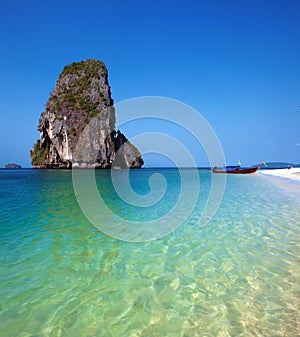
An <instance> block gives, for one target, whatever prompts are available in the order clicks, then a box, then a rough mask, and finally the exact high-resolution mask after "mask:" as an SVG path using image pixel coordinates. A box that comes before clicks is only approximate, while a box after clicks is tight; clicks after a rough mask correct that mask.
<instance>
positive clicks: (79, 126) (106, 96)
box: [30, 60, 143, 168]
mask: <svg viewBox="0 0 300 337" xmlns="http://www.w3.org/2000/svg"><path fill="white" fill-rule="evenodd" d="M107 77H108V73H107V69H106V67H105V65H104V63H103V62H101V61H98V60H87V61H82V62H78V63H72V64H70V65H68V66H66V67H65V68H64V69H63V71H62V73H61V74H60V76H59V79H58V80H57V82H56V87H55V89H54V91H53V92H52V93H51V95H50V97H49V100H48V102H47V104H46V109H45V111H44V112H43V113H42V115H41V118H40V121H39V125H38V130H39V131H40V140H38V141H37V143H36V144H35V145H34V147H33V149H32V150H31V151H30V155H31V161H32V166H33V167H34V168H71V167H74V168H75V167H79V168H89V167H96V168H110V167H118V168H140V167H141V166H142V165H143V159H142V157H141V154H140V152H139V151H138V150H137V148H136V147H135V146H133V145H132V144H131V143H130V142H129V141H128V140H127V139H126V137H125V136H124V135H123V134H122V133H121V132H120V131H116V130H115V110H114V107H113V100H112V98H111V92H110V86H109V84H108V80H107Z"/></svg>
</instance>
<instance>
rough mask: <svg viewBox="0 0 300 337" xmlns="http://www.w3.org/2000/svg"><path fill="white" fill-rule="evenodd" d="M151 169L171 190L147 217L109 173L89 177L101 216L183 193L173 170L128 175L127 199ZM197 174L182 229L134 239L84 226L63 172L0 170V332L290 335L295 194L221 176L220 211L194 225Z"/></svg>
mask: <svg viewBox="0 0 300 337" xmlns="http://www.w3.org/2000/svg"><path fill="white" fill-rule="evenodd" d="M157 172H160V173H162V174H163V175H164V176H165V178H166V182H167V183H168V189H167V192H166V193H165V195H164V197H163V199H162V200H161V201H160V202H159V203H158V204H157V205H156V206H155V208H153V209H152V210H151V211H149V209H147V208H141V207H140V208H135V207H133V206H128V205H126V203H124V202H122V201H121V200H120V199H119V198H118V196H117V195H116V194H115V193H114V191H113V187H112V184H111V182H110V171H97V172H96V179H97V183H98V187H99V190H100V193H101V194H102V197H103V199H104V200H105V202H106V204H107V205H108V207H109V208H110V209H112V210H113V211H114V212H116V213H117V214H118V215H119V216H120V217H122V216H123V217H125V218H127V219H132V218H134V217H135V216H138V217H139V218H140V219H141V221H143V219H148V218H151V219H156V218H159V217H160V216H161V215H162V214H165V213H166V212H167V209H168V207H172V206H174V205H175V204H176V197H177V196H178V195H179V193H180V179H179V178H180V176H179V174H178V171H177V170H138V171H132V172H130V175H131V182H132V185H133V188H134V189H135V190H136V192H138V193H142V194H143V193H148V192H149V185H148V184H147V181H148V179H149V176H150V175H151V174H153V173H157ZM120 174H122V173H120ZM199 176H200V181H201V186H202V187H201V193H200V197H199V200H198V201H197V203H196V205H195V208H194V211H193V213H192V214H191V216H190V217H189V218H188V219H187V221H185V223H183V224H182V225H181V226H179V227H178V228H177V229H176V230H174V231H173V232H171V233H170V234H169V235H167V236H165V237H163V238H161V239H158V240H154V241H148V242H140V243H134V242H126V241H121V240H117V239H114V238H112V237H110V236H107V235H105V234H103V233H102V232H101V231H99V230H98V229H96V228H95V227H94V226H93V225H91V224H90V223H89V221H88V220H87V219H86V218H85V216H84V215H83V213H82V212H81V209H80V208H79V206H78V203H77V200H76V198H75V195H74V191H73V185H72V173H71V171H51V170H0V212H1V218H0V221H1V224H0V229H1V239H0V240H1V241H0V336H1V337H2V336H4V337H12V336H24V337H25V336H35V337H37V336H39V337H41V336H72V337H75V336H78V337H84V336H104V337H106V336H126V337H127V336H132V337H133V336H145V337H149V336H176V337H177V336H185V337H188V336H201V337H203V336H224V337H225V336H226V337H228V336H234V337H236V336H285V337H286V336H293V337H295V336H299V335H300V323H299V322H300V311H299V310H300V300H299V298H300V264H299V262H300V207H299V199H298V198H297V195H294V194H295V193H294V192H295V190H294V191H293V193H289V191H288V190H287V189H285V188H283V187H282V186H277V185H276V184H274V183H273V182H272V178H269V177H263V176H260V175H255V176H228V179H227V184H226V191H225V195H224V198H223V200H222V203H221V205H220V207H219V209H218V211H217V213H216V214H215V216H214V218H213V219H212V220H211V221H210V223H209V224H208V225H206V226H205V227H204V228H200V227H199V225H198V219H199V217H200V216H201V214H202V211H203V207H204V205H205V198H206V197H207V194H208V189H209V186H210V185H209V182H210V179H211V176H210V173H209V172H207V171H199ZM191 185H193V181H192V182H191ZM296 189H297V187H296ZM87 198H88V196H87ZM87 201H88V202H91V203H92V202H93V200H87ZM99 211H101V210H99ZM175 221H176V219H174V222H175ZM120 230H121V229H120Z"/></svg>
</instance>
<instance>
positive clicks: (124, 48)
mask: <svg viewBox="0 0 300 337" xmlns="http://www.w3.org/2000/svg"><path fill="white" fill-rule="evenodd" d="M299 13H300V2H299V1H297V0H295V1H289V0H281V1H277V0H269V1H263V0H251V1H250V0H249V1H247V0H246V1H230V0H228V1H225V0H224V1H208V0H207V1H188V0H186V1H168V0H167V1H164V0H161V1H155V0H154V1H114V0H112V1H91V0H86V1H76V0H73V1H68V0H67V1H56V0H52V1H48V0H45V1H33V0H28V1H16V0H11V1H9V2H8V1H6V2H5V3H3V4H2V5H1V11H0V36H1V40H0V41H1V53H0V76H1V81H0V118H1V124H0V125H1V132H0V154H1V155H0V167H2V166H3V165H4V164H6V163H8V162H17V163H19V164H21V165H23V166H25V167H29V166H30V157H29V151H30V149H31V147H32V145H33V143H34V142H35V141H36V139H38V137H39V134H38V132H37V131H36V126H37V123H38V119H39V116H40V114H41V112H42V111H43V109H44V105H45V103H46V101H47V99H48V97H49V93H50V92H51V91H52V90H53V89H54V86H55V82H56V80H57V78H58V76H59V74H60V72H61V71H62V69H63V67H64V66H65V65H66V64H69V63H71V62H74V61H81V60H85V59H89V58H95V59H101V60H103V61H104V62H105V64H106V65H107V68H108V71H109V83H110V85H111V87H112V95H113V98H114V100H115V102H116V103H117V102H120V101H122V100H124V99H129V98H133V97H138V96H147V95H151V96H164V97H170V98H174V99H177V100H179V101H181V102H184V103H186V104H188V105H190V106H192V107H193V108H194V109H196V110H198V111H199V112H201V114H202V115H203V116H204V117H205V118H206V119H207V120H208V121H209V123H210V124H211V126H212V127H213V128H214V130H215V131H216V133H217V135H218V137H219V139H220V141H221V144H222V146H223V149H224V152H225V156H226V160H227V162H228V163H233V164H235V163H236V162H237V160H238V159H240V160H241V161H242V163H243V164H245V165H250V164H253V163H257V162H260V161H261V160H265V161H290V162H295V163H299V162H300V132H299V127H300V107H299V105H300V61H299V60H300V20H299ZM117 118H118V116H117ZM139 128H140V129H139V130H138V132H142V131H143V130H142V129H143V126H139ZM125 131H126V128H125ZM167 131H168V130H166V132H167ZM128 132H129V133H130V130H128ZM129 136H131V135H129ZM190 146H191V147H193V146H194V145H193V144H191V145H190ZM191 151H194V152H195V153H197V149H195V148H192V149H191ZM152 160H153V159H152ZM196 161H197V163H198V164H199V165H201V164H202V163H203V164H205V162H202V158H196ZM162 163H163V162H162ZM152 164H157V165H159V164H160V163H159V162H156V163H155V162H151V160H150V161H149V163H148V165H152Z"/></svg>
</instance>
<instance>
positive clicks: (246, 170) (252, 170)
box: [212, 162, 264, 174]
mask: <svg viewBox="0 0 300 337" xmlns="http://www.w3.org/2000/svg"><path fill="white" fill-rule="evenodd" d="M263 165H264V162H262V163H260V164H259V165H257V166H256V167H250V168H240V166H236V167H232V166H229V167H225V168H223V169H218V168H217V167H214V168H213V169H212V172H213V173H226V174H253V173H256V172H257V171H258V170H259V169H260V168H261V167H262V166H263Z"/></svg>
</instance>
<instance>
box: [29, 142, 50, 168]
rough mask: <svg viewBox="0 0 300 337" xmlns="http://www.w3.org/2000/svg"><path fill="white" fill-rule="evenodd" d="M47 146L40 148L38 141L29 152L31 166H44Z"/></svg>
mask: <svg viewBox="0 0 300 337" xmlns="http://www.w3.org/2000/svg"><path fill="white" fill-rule="evenodd" d="M48 152H49V146H43V147H41V144H40V140H38V141H37V142H36V143H35V144H34V146H33V149H32V150H31V151H30V156H31V163H32V165H46V164H47V159H48Z"/></svg>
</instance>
